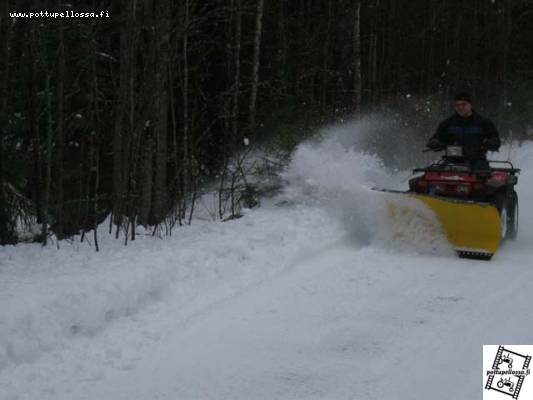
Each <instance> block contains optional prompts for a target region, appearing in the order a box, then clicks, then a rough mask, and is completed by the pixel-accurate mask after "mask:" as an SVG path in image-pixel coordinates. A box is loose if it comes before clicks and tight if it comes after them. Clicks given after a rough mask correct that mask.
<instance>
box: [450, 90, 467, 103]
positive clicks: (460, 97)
mask: <svg viewBox="0 0 533 400" xmlns="http://www.w3.org/2000/svg"><path fill="white" fill-rule="evenodd" d="M453 101H467V102H469V103H470V104H472V96H470V94H469V93H467V92H460V93H457V94H456V95H455V96H454V97H453Z"/></svg>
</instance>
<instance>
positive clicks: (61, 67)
mask: <svg viewBox="0 0 533 400" xmlns="http://www.w3.org/2000/svg"><path fill="white" fill-rule="evenodd" d="M59 21H60V22H59V24H60V25H59V59H58V69H57V117H56V119H57V121H56V123H57V137H56V141H57V142H56V168H57V172H56V179H57V182H56V184H57V187H56V196H57V208H56V218H57V223H56V234H57V236H58V238H63V235H64V220H63V151H64V142H65V134H64V119H65V115H64V104H65V101H64V100H65V93H64V92H65V90H64V87H65V37H64V36H65V35H64V32H63V30H64V26H63V22H62V18H60V19H59Z"/></svg>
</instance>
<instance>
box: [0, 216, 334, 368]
mask: <svg viewBox="0 0 533 400" xmlns="http://www.w3.org/2000/svg"><path fill="white" fill-rule="evenodd" d="M252 214H253V216H252V215H245V216H244V217H243V218H241V219H239V220H234V221H231V222H227V223H213V222H202V221H198V222H197V223H195V224H193V225H192V226H190V227H184V228H182V229H177V230H176V231H175V232H174V236H173V237H171V238H165V239H157V238H153V237H151V236H138V239H137V240H136V241H135V242H130V243H129V244H128V246H127V247H125V246H124V245H123V243H122V241H121V240H115V239H113V238H111V237H109V236H108V235H107V234H106V233H104V232H100V242H101V243H100V247H101V251H100V252H99V253H96V252H95V251H94V249H93V248H91V247H90V246H89V245H88V244H86V243H72V244H69V243H66V242H61V248H60V250H58V249H56V248H53V247H47V248H42V247H41V246H40V245H38V244H20V245H17V246H4V247H0V309H1V310H2V312H1V314H0V370H1V369H3V368H5V367H7V366H10V365H17V364H20V363H30V362H33V361H35V360H36V359H38V358H39V357H40V356H41V355H42V354H43V353H48V352H53V351H54V350H57V349H61V348H63V347H65V346H69V343H70V342H72V341H73V340H76V338H78V337H90V336H93V335H96V334H98V333H99V332H100V331H102V330H103V329H105V328H106V327H107V326H108V325H110V324H113V323H114V321H115V320H117V319H119V318H122V317H125V316H130V317H131V316H134V315H135V314H136V313H137V312H138V311H139V310H141V309H143V308H145V307H146V306H147V305H149V304H153V303H154V302H160V301H173V302H174V303H175V304H174V306H175V307H177V308H180V307H181V308H186V307H187V306H188V305H189V304H191V303H192V302H193V301H196V303H197V304H196V305H195V307H197V308H202V307H207V306H208V305H209V304H210V303H212V302H216V301H219V300H220V299H221V298H224V297H227V296H231V295H232V294H234V293H235V292H237V291H239V290H243V288H245V287H247V286H249V285H251V284H252V283H254V282H258V281H261V280H262V279H265V278H266V277H268V276H271V275H272V274H275V273H277V272H279V271H281V270H283V269H284V268H286V267H287V266H290V265H291V264H292V263H293V260H294V259H298V258H300V257H302V256H303V255H304V254H306V253H309V252H310V251H312V250H313V249H316V248H317V245H318V246H320V245H321V244H324V245H326V244H327V243H328V241H330V240H331V239H330V237H333V236H332V235H330V234H329V233H328V232H329V229H330V228H331V224H330V223H328V222H327V215H325V214H324V213H323V212H322V211H320V210H313V211H311V212H310V210H309V209H305V210H304V209H303V208H302V207H291V208H280V207H274V206H272V207H265V209H261V210H258V211H256V212H253V213H252Z"/></svg>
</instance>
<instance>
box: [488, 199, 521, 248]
mask: <svg viewBox="0 0 533 400" xmlns="http://www.w3.org/2000/svg"><path fill="white" fill-rule="evenodd" d="M494 205H495V206H496V208H497V209H498V213H499V214H500V222H501V232H502V239H505V240H506V239H510V240H514V239H516V236H517V234H518V196H517V194H516V192H515V191H514V190H513V189H510V190H508V191H501V192H498V193H497V194H496V196H495V198H494Z"/></svg>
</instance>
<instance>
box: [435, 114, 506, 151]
mask: <svg viewBox="0 0 533 400" xmlns="http://www.w3.org/2000/svg"><path fill="white" fill-rule="evenodd" d="M437 145H441V146H442V147H443V146H446V145H457V146H463V154H464V155H465V157H467V158H470V159H486V154H487V151H488V150H490V151H497V150H498V149H499V148H500V145H501V141H500V136H499V134H498V131H497V130H496V127H495V126H494V124H493V123H492V121H491V120H489V119H486V118H483V117H482V116H480V115H479V114H477V113H476V112H473V113H472V115H470V116H469V117H467V118H463V117H461V116H459V115H458V114H454V115H452V116H451V117H450V118H448V119H446V120H444V121H442V122H441V123H440V124H439V127H438V129H437V132H436V133H435V134H434V135H433V136H432V137H431V139H430V141H429V142H428V147H429V148H433V149H435V148H436V147H437Z"/></svg>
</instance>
